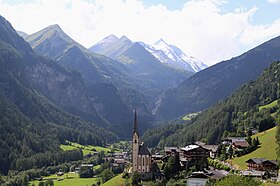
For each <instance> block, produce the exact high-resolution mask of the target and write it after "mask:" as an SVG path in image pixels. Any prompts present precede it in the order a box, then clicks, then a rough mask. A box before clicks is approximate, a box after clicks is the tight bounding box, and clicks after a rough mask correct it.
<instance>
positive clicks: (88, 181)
mask: <svg viewBox="0 0 280 186" xmlns="http://www.w3.org/2000/svg"><path fill="white" fill-rule="evenodd" d="M67 176H68V178H67ZM51 178H54V179H58V178H64V180H62V181H57V180H54V185H55V186H69V185H71V186H87V185H92V184H93V183H97V181H98V179H99V178H79V175H78V174H76V173H66V174H65V175H63V176H56V175H50V176H48V177H44V178H43V179H51ZM38 182H39V181H31V182H29V183H30V185H32V184H33V183H34V184H35V185H36V186H37V185H38Z"/></svg>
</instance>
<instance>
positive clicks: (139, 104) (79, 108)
mask: <svg viewBox="0 0 280 186" xmlns="http://www.w3.org/2000/svg"><path fill="white" fill-rule="evenodd" d="M25 40H26V41H28V42H29V43H30V45H31V47H32V48H33V49H34V51H35V52H36V53H37V54H38V55H42V56H45V57H47V58H51V59H53V60H55V61H56V62H57V63H58V64H60V65H62V66H63V67H64V68H66V69H68V70H70V71H73V72H78V73H80V74H81V77H82V78H83V80H84V85H85V88H86V93H87V96H88V98H89V100H90V101H89V103H88V104H90V105H91V108H92V109H93V110H89V109H86V108H84V107H83V105H80V104H76V106H74V108H70V107H66V106H65V105H67V104H68V103H67V102H64V100H63V99H60V100H57V97H56V95H50V94H49V93H47V92H45V94H44V95H46V96H48V98H49V99H51V100H52V101H54V102H58V103H59V106H60V107H61V108H63V109H66V110H67V111H68V112H70V113H72V114H75V115H79V116H81V117H82V118H85V119H87V120H90V121H94V122H96V123H97V124H99V126H102V127H105V128H107V129H110V130H112V131H114V132H116V133H117V134H118V135H120V136H123V137H125V136H126V135H130V134H127V133H126V131H125V130H122V129H123V128H127V129H129V128H130V127H131V122H130V120H131V117H130V116H131V115H132V110H133V108H138V112H139V119H140V120H142V121H143V125H142V126H141V128H140V129H142V130H145V129H147V128H148V127H149V126H151V123H152V122H153V121H154V117H153V116H152V114H151V111H150V110H152V108H153V107H154V104H155V102H154V100H156V98H157V96H158V95H159V94H160V93H161V92H162V91H163V90H167V89H168V88H174V87H176V86H177V85H178V84H179V83H181V82H182V81H183V80H184V79H186V78H187V77H189V76H190V75H191V74H192V73H191V72H185V71H182V70H181V71H180V70H176V69H174V68H170V67H168V66H166V65H164V64H162V63H161V62H160V61H159V60H157V59H156V58H155V57H154V56H153V55H152V54H150V53H149V52H148V51H147V50H146V49H145V48H144V47H143V46H141V45H140V44H139V43H133V42H131V41H130V40H129V39H128V38H127V37H125V36H123V37H122V38H120V39H118V38H116V37H114V36H109V37H107V38H106V39H104V40H103V41H102V42H99V45H98V46H95V49H96V50H98V51H101V50H103V51H104V52H100V53H101V54H97V53H95V52H92V51H90V50H88V49H86V48H84V47H83V46H82V45H80V44H79V43H77V42H76V41H74V40H73V39H72V38H70V37H69V36H68V35H67V34H66V33H65V32H63V30H62V29H61V28H60V27H59V25H51V26H49V27H47V28H44V29H43V30H41V31H38V32H36V33H34V34H31V35H29V36H26V35H25ZM114 40H115V41H118V42H116V43H115V44H112V43H110V42H111V41H114ZM102 54H106V57H105V56H104V55H102ZM92 111H93V112H94V114H92V115H91V114H90V113H91V112H92ZM119 125H122V127H123V128H122V129H121V128H120V127H119Z"/></svg>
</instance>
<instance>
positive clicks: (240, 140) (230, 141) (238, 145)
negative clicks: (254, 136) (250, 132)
mask: <svg viewBox="0 0 280 186" xmlns="http://www.w3.org/2000/svg"><path fill="white" fill-rule="evenodd" d="M222 144H224V145H232V147H233V148H234V149H245V148H247V147H249V146H250V145H249V143H248V142H247V141H246V138H245V137H228V138H226V139H225V140H224V141H223V142H222Z"/></svg>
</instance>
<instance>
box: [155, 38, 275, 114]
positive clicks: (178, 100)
mask: <svg viewBox="0 0 280 186" xmlns="http://www.w3.org/2000/svg"><path fill="white" fill-rule="evenodd" d="M279 51H280V37H276V38H274V39H271V40H269V41H267V42H265V43H263V44H261V45H260V46H257V47H255V48H253V49H252V50H250V51H248V52H245V53H244V54H242V55H240V56H238V57H234V58H232V59H230V60H227V61H222V62H220V63H217V64H216V65H213V66H211V67H209V68H206V69H204V70H202V71H200V72H198V73H196V74H194V75H193V76H191V77H190V78H188V79H186V80H185V81H184V82H183V83H181V84H180V85H179V86H178V87H177V88H175V89H172V90H168V91H166V92H165V93H163V94H162V95H161V97H160V98H159V100H158V107H157V108H155V110H154V111H153V113H154V114H155V115H156V116H157V118H160V119H162V120H167V119H174V118H178V117H180V116H182V115H185V114H188V113H192V112H197V111H202V110H204V109H206V108H208V107H210V106H211V105H213V104H215V103H217V102H218V101H220V100H222V99H224V98H226V97H228V96H229V95H230V94H231V93H232V92H233V91H235V90H236V89H237V88H239V87H240V86H241V85H243V84H244V83H247V82H248V81H251V80H255V79H256V78H258V77H259V75H260V74H261V73H262V72H263V70H264V69H265V68H267V67H268V66H269V65H270V64H271V63H272V62H274V61H277V60H280V52H279Z"/></svg>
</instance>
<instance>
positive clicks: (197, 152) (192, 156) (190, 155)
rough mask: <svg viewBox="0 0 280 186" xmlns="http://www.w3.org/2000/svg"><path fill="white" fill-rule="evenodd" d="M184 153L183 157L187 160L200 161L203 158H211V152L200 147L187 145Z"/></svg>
mask: <svg viewBox="0 0 280 186" xmlns="http://www.w3.org/2000/svg"><path fill="white" fill-rule="evenodd" d="M181 151H182V152H183V153H182V154H183V157H184V158H186V159H187V160H189V161H190V160H198V159H201V158H203V157H206V158H208V157H209V156H210V150H208V149H206V148H203V147H202V146H199V145H187V146H186V147H183V148H181Z"/></svg>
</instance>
